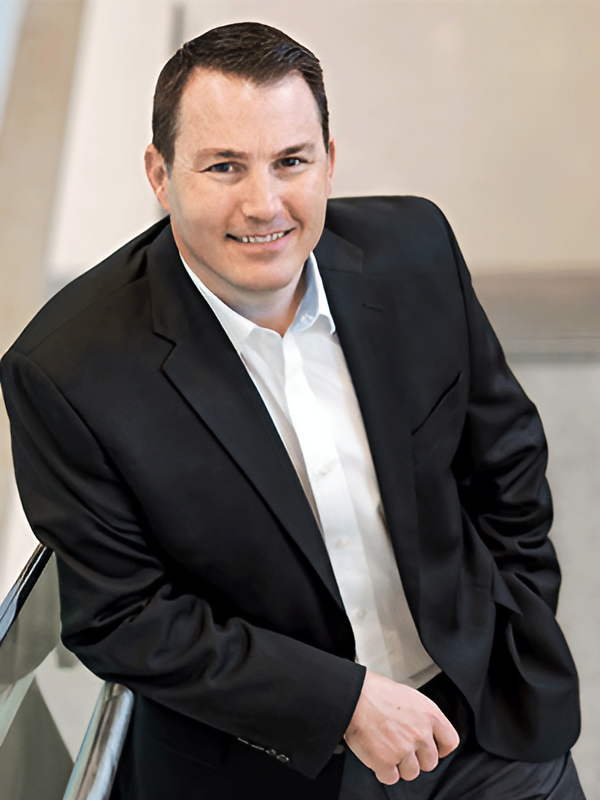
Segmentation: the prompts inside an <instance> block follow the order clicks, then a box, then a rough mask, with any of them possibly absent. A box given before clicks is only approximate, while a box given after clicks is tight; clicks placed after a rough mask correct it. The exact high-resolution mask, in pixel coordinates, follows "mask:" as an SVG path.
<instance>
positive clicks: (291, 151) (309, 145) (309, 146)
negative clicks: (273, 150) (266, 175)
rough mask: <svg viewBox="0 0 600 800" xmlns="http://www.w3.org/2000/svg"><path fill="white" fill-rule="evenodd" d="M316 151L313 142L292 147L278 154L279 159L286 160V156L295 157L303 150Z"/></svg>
mask: <svg viewBox="0 0 600 800" xmlns="http://www.w3.org/2000/svg"><path fill="white" fill-rule="evenodd" d="M311 149H312V150H314V145H313V143H312V142H302V143H301V144H294V145H292V146H291V147H286V148H285V150H281V151H280V152H279V153H277V157H278V158H285V157H286V156H293V155H294V154H295V153H300V152H302V150H311Z"/></svg>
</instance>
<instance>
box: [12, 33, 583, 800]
mask: <svg viewBox="0 0 600 800" xmlns="http://www.w3.org/2000/svg"><path fill="white" fill-rule="evenodd" d="M153 133H154V135H153V144H151V145H150V146H149V148H148V150H147V152H146V169H147V174H148V177H149V180H150V183H151V184H152V187H153V189H154V191H155V193H156V196H157V197H158V199H159V201H160V203H161V205H162V206H163V207H164V208H165V210H166V211H167V212H168V213H169V215H170V216H169V218H168V219H165V220H163V221H161V222H160V223H158V224H157V225H155V226H153V227H152V228H151V229H150V230H149V231H146V232H145V233H143V234H141V236H139V237H138V238H137V239H135V240H133V241H132V242H130V243H129V244H128V245H126V246H125V247H124V248H123V249H121V250H120V251H118V252H117V253H115V254H114V255H113V256H111V257H110V258H109V259H107V261H105V262H104V263H102V264H101V265H99V266H98V267H96V268H95V269H94V270H91V271H90V272H89V273H87V274H86V275H84V276H82V277H81V278H79V279H78V280H76V281H74V282H73V283H72V284H71V285H69V286H68V287H67V288H66V289H65V290H63V291H62V292H61V293H59V294H58V295H57V296H56V297H55V298H53V299H52V300H51V301H50V303H49V304H48V305H47V306H46V307H45V308H44V309H43V310H42V311H41V312H40V314H39V315H38V316H37V317H36V318H35V320H34V321H33V322H32V323H31V324H30V326H29V327H28V328H27V329H26V331H25V332H24V333H23V334H22V335H21V337H20V338H19V340H18V341H17V342H16V343H15V345H14V346H13V347H12V348H11V350H10V351H9V353H8V354H7V355H6V356H5V358H4V360H3V362H2V377H3V385H4V390H5V396H6V400H7V405H8V408H9V413H10V417H11V423H12V430H13V442H14V457H15V467H16V471H17V477H18V481H19V485H20V487H21V493H22V497H23V503H24V506H25V509H26V512H27V514H28V516H29V519H30V521H31V524H32V527H33V529H34V531H35V532H36V534H37V535H38V536H39V538H40V539H41V540H42V541H43V542H45V543H46V544H48V545H49V546H50V547H52V548H53V549H54V550H55V551H56V553H57V560H58V567H59V574H60V581H61V602H62V616H63V637H64V640H65V643H66V644H67V645H68V646H69V647H70V648H71V649H72V650H73V651H74V652H75V653H77V655H78V656H79V657H80V658H81V660H82V661H83V662H84V663H85V664H87V665H88V666H89V667H90V669H92V670H93V671H94V672H96V673H97V674H98V675H100V676H102V677H104V678H106V679H110V680H115V681H118V682H121V683H123V684H125V685H127V686H130V687H131V688H132V689H133V690H134V691H135V692H136V696H137V699H136V706H135V711H134V715H133V719H132V723H131V726H130V729H129V734H128V740H127V743H126V746H125V751H124V754H123V757H122V760H121V765H120V769H119V774H118V776H117V780H116V784H115V788H114V791H113V797H115V798H127V800H137V798H139V799H140V800H141V799H142V798H144V800H165V799H166V798H171V797H177V798H181V800H196V799H197V798H211V800H218V799H220V798H227V799H228V800H229V799H231V800H234V799H235V800H240V798H261V799H262V800H269V799H270V798H273V800H275V798H277V800H282V799H283V798H285V799H286V800H294V799H295V798H306V799H307V798H310V800H319V799H320V798H322V799H323V800H326V799H327V800H329V799H331V800H333V799H334V798H337V797H341V798H344V800H353V799H354V798H361V799H363V798H386V797H387V798H408V797H410V798H438V800H458V798H460V799H461V800H465V798H478V800H481V798H494V800H497V799H498V798H522V799H523V800H524V798H533V797H536V798H537V797H540V798H541V797H553V798H581V797H582V796H583V795H582V793H581V789H580V787H579V784H578V782H577V776H576V774H575V771H574V767H573V765H572V762H571V761H570V758H569V757H568V756H567V755H565V754H566V753H567V752H568V749H569V747H570V746H571V745H572V743H573V742H574V741H575V739H576V737H577V733H578V728H579V717H578V701H577V681H576V673H575V668H574V666H573V663H572V661H571V657H570V655H569V652H568V649H567V646H566V644H565V642H564V639H563V638H562V635H561V633H560V630H559V629H558V627H557V625H556V622H555V619H554V610H555V607H556V602H557V592H558V585H559V572H558V567H557V564H556V560H555V556H554V551H553V548H552V546H551V544H550V542H549V540H548V538H547V532H548V528H549V525H550V516H551V507H550V499H549V494H548V491H547V487H546V483H545V481H544V477H543V474H544V467H545V453H546V450H545V443H544V438H543V432H542V429H541V426H540V423H539V419H538V417H537V414H536V411H535V408H534V407H533V405H532V404H531V403H530V401H529V400H528V399H527V398H526V397H525V396H524V394H523V392H522V390H521V389H520V387H519V386H518V384H517V383H516V381H515V379H514V377H513V376H512V375H511V373H510V371H509V370H508V368H507V367H506V364H505V362H504V359H503V356H502V352H501V349H500V347H499V345H498V343H497V341H496V339H495V337H494V335H493V333H492V331H491V329H490V328H489V325H488V323H487V321H486V319H485V316H484V314H483V312H482V310H481V308H480V307H479V305H478V304H477V301H476V299H475V297H474V295H473V291H472V288H471V285H470V281H469V277H468V273H467V271H466V267H465V266H464V263H463V261H462V258H461V256H460V252H459V250H458V247H457V245H456V242H455V240H454V237H453V235H452V232H451V230H450V228H449V226H448V225H447V223H446V221H445V219H444V217H443V216H442V215H441V213H440V212H439V211H438V210H437V209H436V208H435V207H434V206H433V205H432V204H430V203H428V202H427V201H424V200H419V199H414V198H408V199H407V198H370V199H369V198H367V199H352V200H337V201H330V202H329V204H328V202H327V201H328V197H329V193H330V182H331V176H332V172H333V165H334V155H335V150H334V144H333V141H332V140H331V138H330V135H329V128H328V114H327V102H326V98H325V93H324V89H323V83H322V75H321V70H320V66H319V63H318V61H317V60H316V59H315V57H314V56H313V55H312V54H311V53H310V52H309V51H307V50H306V49H305V48H303V47H301V46H300V45H298V44H297V43H295V42H294V41H292V40H291V39H289V37H287V36H286V35H284V34H282V33H281V32H279V31H276V30H274V29H273V28H269V27H267V26H264V25H258V24H254V23H244V24H237V25H233V26H225V27H223V28H218V29H215V30H213V31H210V32H208V33H206V34H204V35H203V36H201V37H199V38H198V39H195V40H193V41H192V42H189V43H188V44H186V45H185V46H184V47H183V48H182V49H181V50H180V51H179V52H178V53H177V54H176V55H175V56H174V57H173V58H172V59H171V60H170V61H169V62H168V64H167V65H166V67H165V68H164V70H163V72H162V74H161V76H160V78H159V81H158V85H157V90H156V95H155V107H154V117H153ZM313 251H314V252H313Z"/></svg>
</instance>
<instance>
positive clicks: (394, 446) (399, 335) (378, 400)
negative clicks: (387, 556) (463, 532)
mask: <svg viewBox="0 0 600 800" xmlns="http://www.w3.org/2000/svg"><path fill="white" fill-rule="evenodd" d="M315 256H316V258H317V262H318V264H319V270H320V272H321V275H322V277H323V283H324V285H325V291H326V293H327V299H328V302H329V305H330V307H331V312H332V315H333V317H334V320H335V323H336V329H337V333H338V336H339V339H340V344H341V346H342V349H343V351H344V356H345V358H346V363H347V365H348V369H349V371H350V375H351V377H352V382H353V385H354V389H355V391H356V395H357V398H358V402H359V405H360V408H361V411H362V416H363V421H364V424H365V429H366V432H367V437H368V440H369V445H370V448H371V454H372V457H373V462H374V465H375V471H376V473H377V479H378V483H379V489H380V492H381V499H382V502H383V507H384V509H385V515H386V521H387V525H388V529H389V532H390V537H391V540H392V544H393V547H394V551H395V554H396V559H397V562H398V567H399V570H400V575H401V578H402V583H403V586H404V589H405V591H406V595H407V599H408V601H409V605H410V607H411V611H412V613H413V616H414V617H417V616H418V597H419V570H418V564H419V552H418V536H417V511H416V495H415V486H414V468H413V456H412V446H411V437H410V429H409V419H408V413H407V411H406V383H405V381H404V379H405V378H406V376H407V375H408V374H409V373H408V370H407V368H406V363H405V355H406V347H407V343H408V342H409V341H410V338H409V335H408V331H404V330H403V325H406V318H407V317H402V315H400V314H398V308H399V307H400V304H399V302H398V298H397V297H395V293H394V287H393V285H392V284H391V282H389V281H387V280H385V279H378V278H371V277H368V276H365V275H364V274H363V271H362V263H361V262H362V251H360V250H359V249H358V248H356V247H354V246H353V245H352V244H350V243H349V242H347V241H345V240H343V239H341V238H340V237H338V236H336V235H335V234H333V233H331V232H330V231H328V230H325V231H324V233H323V236H322V238H321V241H320V242H319V244H318V246H317V248H316V249H315ZM407 316H408V315H407Z"/></svg>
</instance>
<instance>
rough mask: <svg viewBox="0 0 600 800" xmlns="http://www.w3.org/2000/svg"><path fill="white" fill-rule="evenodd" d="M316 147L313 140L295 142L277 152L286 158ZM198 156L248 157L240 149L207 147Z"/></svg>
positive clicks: (278, 156)
mask: <svg viewBox="0 0 600 800" xmlns="http://www.w3.org/2000/svg"><path fill="white" fill-rule="evenodd" d="M311 149H314V145H313V144H312V142H301V143H300V144H293V145H292V146H291V147H286V148H285V149H284V150H280V151H279V153H277V158H286V157H288V156H293V155H295V154H296V153H300V152H302V151H303V150H311ZM196 157H197V158H223V159H230V158H237V159H240V160H242V159H244V158H247V157H248V155H247V153H243V152H242V151H240V150H213V149H212V148H206V149H205V150H199V151H198V153H197V154H196Z"/></svg>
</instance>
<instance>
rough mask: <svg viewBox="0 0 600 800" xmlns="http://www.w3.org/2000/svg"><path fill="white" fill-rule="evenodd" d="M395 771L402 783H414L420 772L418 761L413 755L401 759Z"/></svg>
mask: <svg viewBox="0 0 600 800" xmlns="http://www.w3.org/2000/svg"><path fill="white" fill-rule="evenodd" d="M397 769H398V773H399V775H400V777H401V778H402V780H403V781H414V779H415V778H418V777H419V773H420V772H421V767H420V764H419V761H418V759H417V756H416V755H415V754H414V753H411V754H410V755H408V756H406V758H403V759H402V761H401V762H400V763H399V764H398V767H397Z"/></svg>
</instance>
